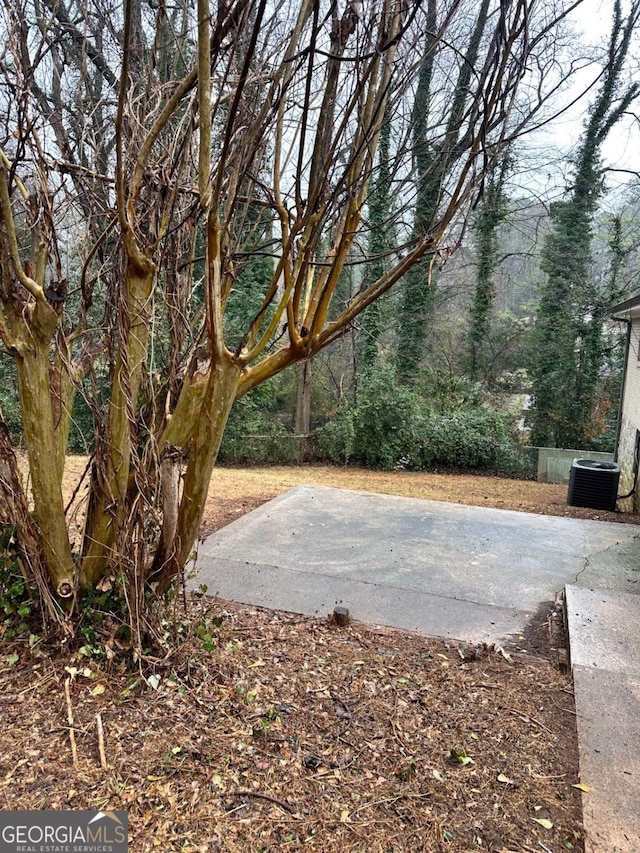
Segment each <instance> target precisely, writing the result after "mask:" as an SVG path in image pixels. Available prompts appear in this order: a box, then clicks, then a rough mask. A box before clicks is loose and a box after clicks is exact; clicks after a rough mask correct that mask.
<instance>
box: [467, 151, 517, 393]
mask: <svg viewBox="0 0 640 853" xmlns="http://www.w3.org/2000/svg"><path fill="white" fill-rule="evenodd" d="M509 166H510V160H509V155H508V152H505V153H504V154H503V155H502V156H501V159H500V162H499V163H498V164H496V166H495V167H494V168H493V169H492V170H491V174H490V175H489V180H488V182H487V186H486V187H485V191H484V196H483V198H482V201H481V202H480V204H479V206H478V208H477V209H476V213H475V217H474V220H473V223H472V232H473V234H474V237H475V242H476V254H477V270H476V287H475V293H474V296H473V302H472V304H471V312H470V314H471V317H470V324H469V335H468V348H467V354H466V358H465V361H466V368H467V372H468V374H469V377H470V378H471V379H472V380H473V381H474V382H476V381H483V380H486V378H487V376H486V371H487V358H486V343H487V336H488V334H489V327H490V323H491V306H492V304H493V299H494V296H495V290H494V282H493V276H494V273H495V270H496V266H497V263H498V227H499V226H500V225H501V223H502V222H504V220H505V218H506V216H507V199H506V197H505V194H504V183H505V179H506V174H507V171H508V169H509Z"/></svg>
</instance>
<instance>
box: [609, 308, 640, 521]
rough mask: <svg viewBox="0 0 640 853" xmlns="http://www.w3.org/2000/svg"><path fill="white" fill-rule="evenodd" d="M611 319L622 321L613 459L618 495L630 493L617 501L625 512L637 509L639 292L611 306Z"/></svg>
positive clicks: (639, 360) (639, 408)
mask: <svg viewBox="0 0 640 853" xmlns="http://www.w3.org/2000/svg"><path fill="white" fill-rule="evenodd" d="M610 316H611V318H612V319H613V320H617V321H619V322H621V323H626V326H627V348H626V357H625V368H624V378H623V381H622V394H621V401H620V413H619V416H618V434H617V436H616V448H615V453H616V456H615V458H616V461H617V462H618V464H619V465H620V488H619V494H623V495H626V494H628V493H630V492H631V493H632V494H631V496H630V497H628V498H627V499H625V500H622V501H620V502H619V503H618V507H619V508H620V509H622V510H625V511H627V512H638V511H640V495H639V494H638V491H639V490H638V488H636V486H637V484H638V465H639V460H640V294H638V295H636V296H633V297H632V298H631V299H627V301H626V302H621V303H620V305H616V306H614V307H613V308H612V309H611V312H610Z"/></svg>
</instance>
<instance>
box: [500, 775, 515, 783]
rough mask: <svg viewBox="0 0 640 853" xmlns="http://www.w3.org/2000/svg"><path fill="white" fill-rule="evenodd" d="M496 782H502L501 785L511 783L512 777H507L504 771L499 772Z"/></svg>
mask: <svg viewBox="0 0 640 853" xmlns="http://www.w3.org/2000/svg"><path fill="white" fill-rule="evenodd" d="M498 782H502V784H503V785H513V779H509V777H508V776H505V775H504V773H500V774H499V776H498Z"/></svg>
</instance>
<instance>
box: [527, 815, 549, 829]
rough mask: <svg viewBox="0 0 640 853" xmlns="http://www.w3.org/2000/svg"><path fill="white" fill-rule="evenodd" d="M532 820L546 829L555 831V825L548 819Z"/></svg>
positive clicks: (535, 818) (538, 818)
mask: <svg viewBox="0 0 640 853" xmlns="http://www.w3.org/2000/svg"><path fill="white" fill-rule="evenodd" d="M531 820H534V821H535V822H536V823H539V824H540V826H543V827H544V828H545V829H553V824H552V823H551V821H550V820H548V819H547V818H546V817H532V818H531Z"/></svg>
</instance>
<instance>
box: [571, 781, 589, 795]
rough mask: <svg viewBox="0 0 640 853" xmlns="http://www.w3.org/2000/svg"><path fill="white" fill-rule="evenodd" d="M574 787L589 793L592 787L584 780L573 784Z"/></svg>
mask: <svg viewBox="0 0 640 853" xmlns="http://www.w3.org/2000/svg"><path fill="white" fill-rule="evenodd" d="M571 787H572V788H577V789H578V790H579V791H584V792H585V794H588V793H589V791H590V790H591V788H590V787H589V786H588V785H585V783H584V782H578V784H577V785H572V786H571Z"/></svg>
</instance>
